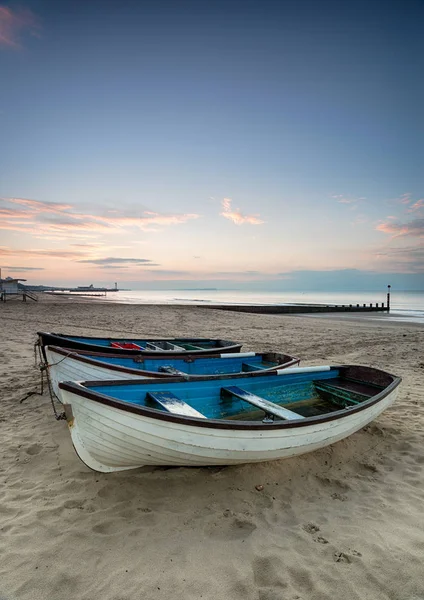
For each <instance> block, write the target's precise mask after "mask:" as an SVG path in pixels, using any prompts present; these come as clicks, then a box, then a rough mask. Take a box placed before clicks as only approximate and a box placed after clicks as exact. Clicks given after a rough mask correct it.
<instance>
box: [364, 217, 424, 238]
mask: <svg viewBox="0 0 424 600" xmlns="http://www.w3.org/2000/svg"><path fill="white" fill-rule="evenodd" d="M376 230H377V231H382V232H383V233H387V234H390V235H392V236H393V237H424V219H413V220H412V221H409V223H400V222H399V221H397V222H396V221H393V220H391V221H385V222H383V223H379V224H378V225H377V227H376Z"/></svg>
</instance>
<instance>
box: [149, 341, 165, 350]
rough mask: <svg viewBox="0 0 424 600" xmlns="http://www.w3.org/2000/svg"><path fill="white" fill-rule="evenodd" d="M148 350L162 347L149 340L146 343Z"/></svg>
mask: <svg viewBox="0 0 424 600" xmlns="http://www.w3.org/2000/svg"><path fill="white" fill-rule="evenodd" d="M146 350H155V351H156V350H162V348H160V347H159V346H156V345H155V344H152V342H147V343H146Z"/></svg>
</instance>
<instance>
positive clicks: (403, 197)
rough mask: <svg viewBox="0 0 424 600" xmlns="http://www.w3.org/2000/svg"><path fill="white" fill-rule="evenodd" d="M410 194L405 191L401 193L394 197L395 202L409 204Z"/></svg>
mask: <svg viewBox="0 0 424 600" xmlns="http://www.w3.org/2000/svg"><path fill="white" fill-rule="evenodd" d="M411 197H412V194H411V193H410V192H407V193H406V194H401V195H400V196H399V198H396V202H398V203H399V204H409V203H410V202H411Z"/></svg>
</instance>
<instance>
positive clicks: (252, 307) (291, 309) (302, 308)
mask: <svg viewBox="0 0 424 600" xmlns="http://www.w3.org/2000/svg"><path fill="white" fill-rule="evenodd" d="M196 306H197V307H198V308H213V309H215V310H231V311H235V312H245V313H258V314H264V315H290V314H302V313H304V314H306V313H346V312H360V313H368V312H389V311H390V304H389V305H387V304H384V302H382V303H381V304H379V303H378V302H377V303H375V304H196Z"/></svg>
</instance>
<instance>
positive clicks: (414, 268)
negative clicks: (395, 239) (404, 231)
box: [376, 245, 424, 273]
mask: <svg viewBox="0 0 424 600" xmlns="http://www.w3.org/2000/svg"><path fill="white" fill-rule="evenodd" d="M376 257H377V259H379V260H381V261H383V263H384V262H385V263H386V264H387V265H389V266H390V269H391V270H396V271H399V272H401V273H405V272H409V273H424V246H422V245H419V246H406V247H403V248H385V249H384V250H381V251H379V252H377V254H376Z"/></svg>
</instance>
